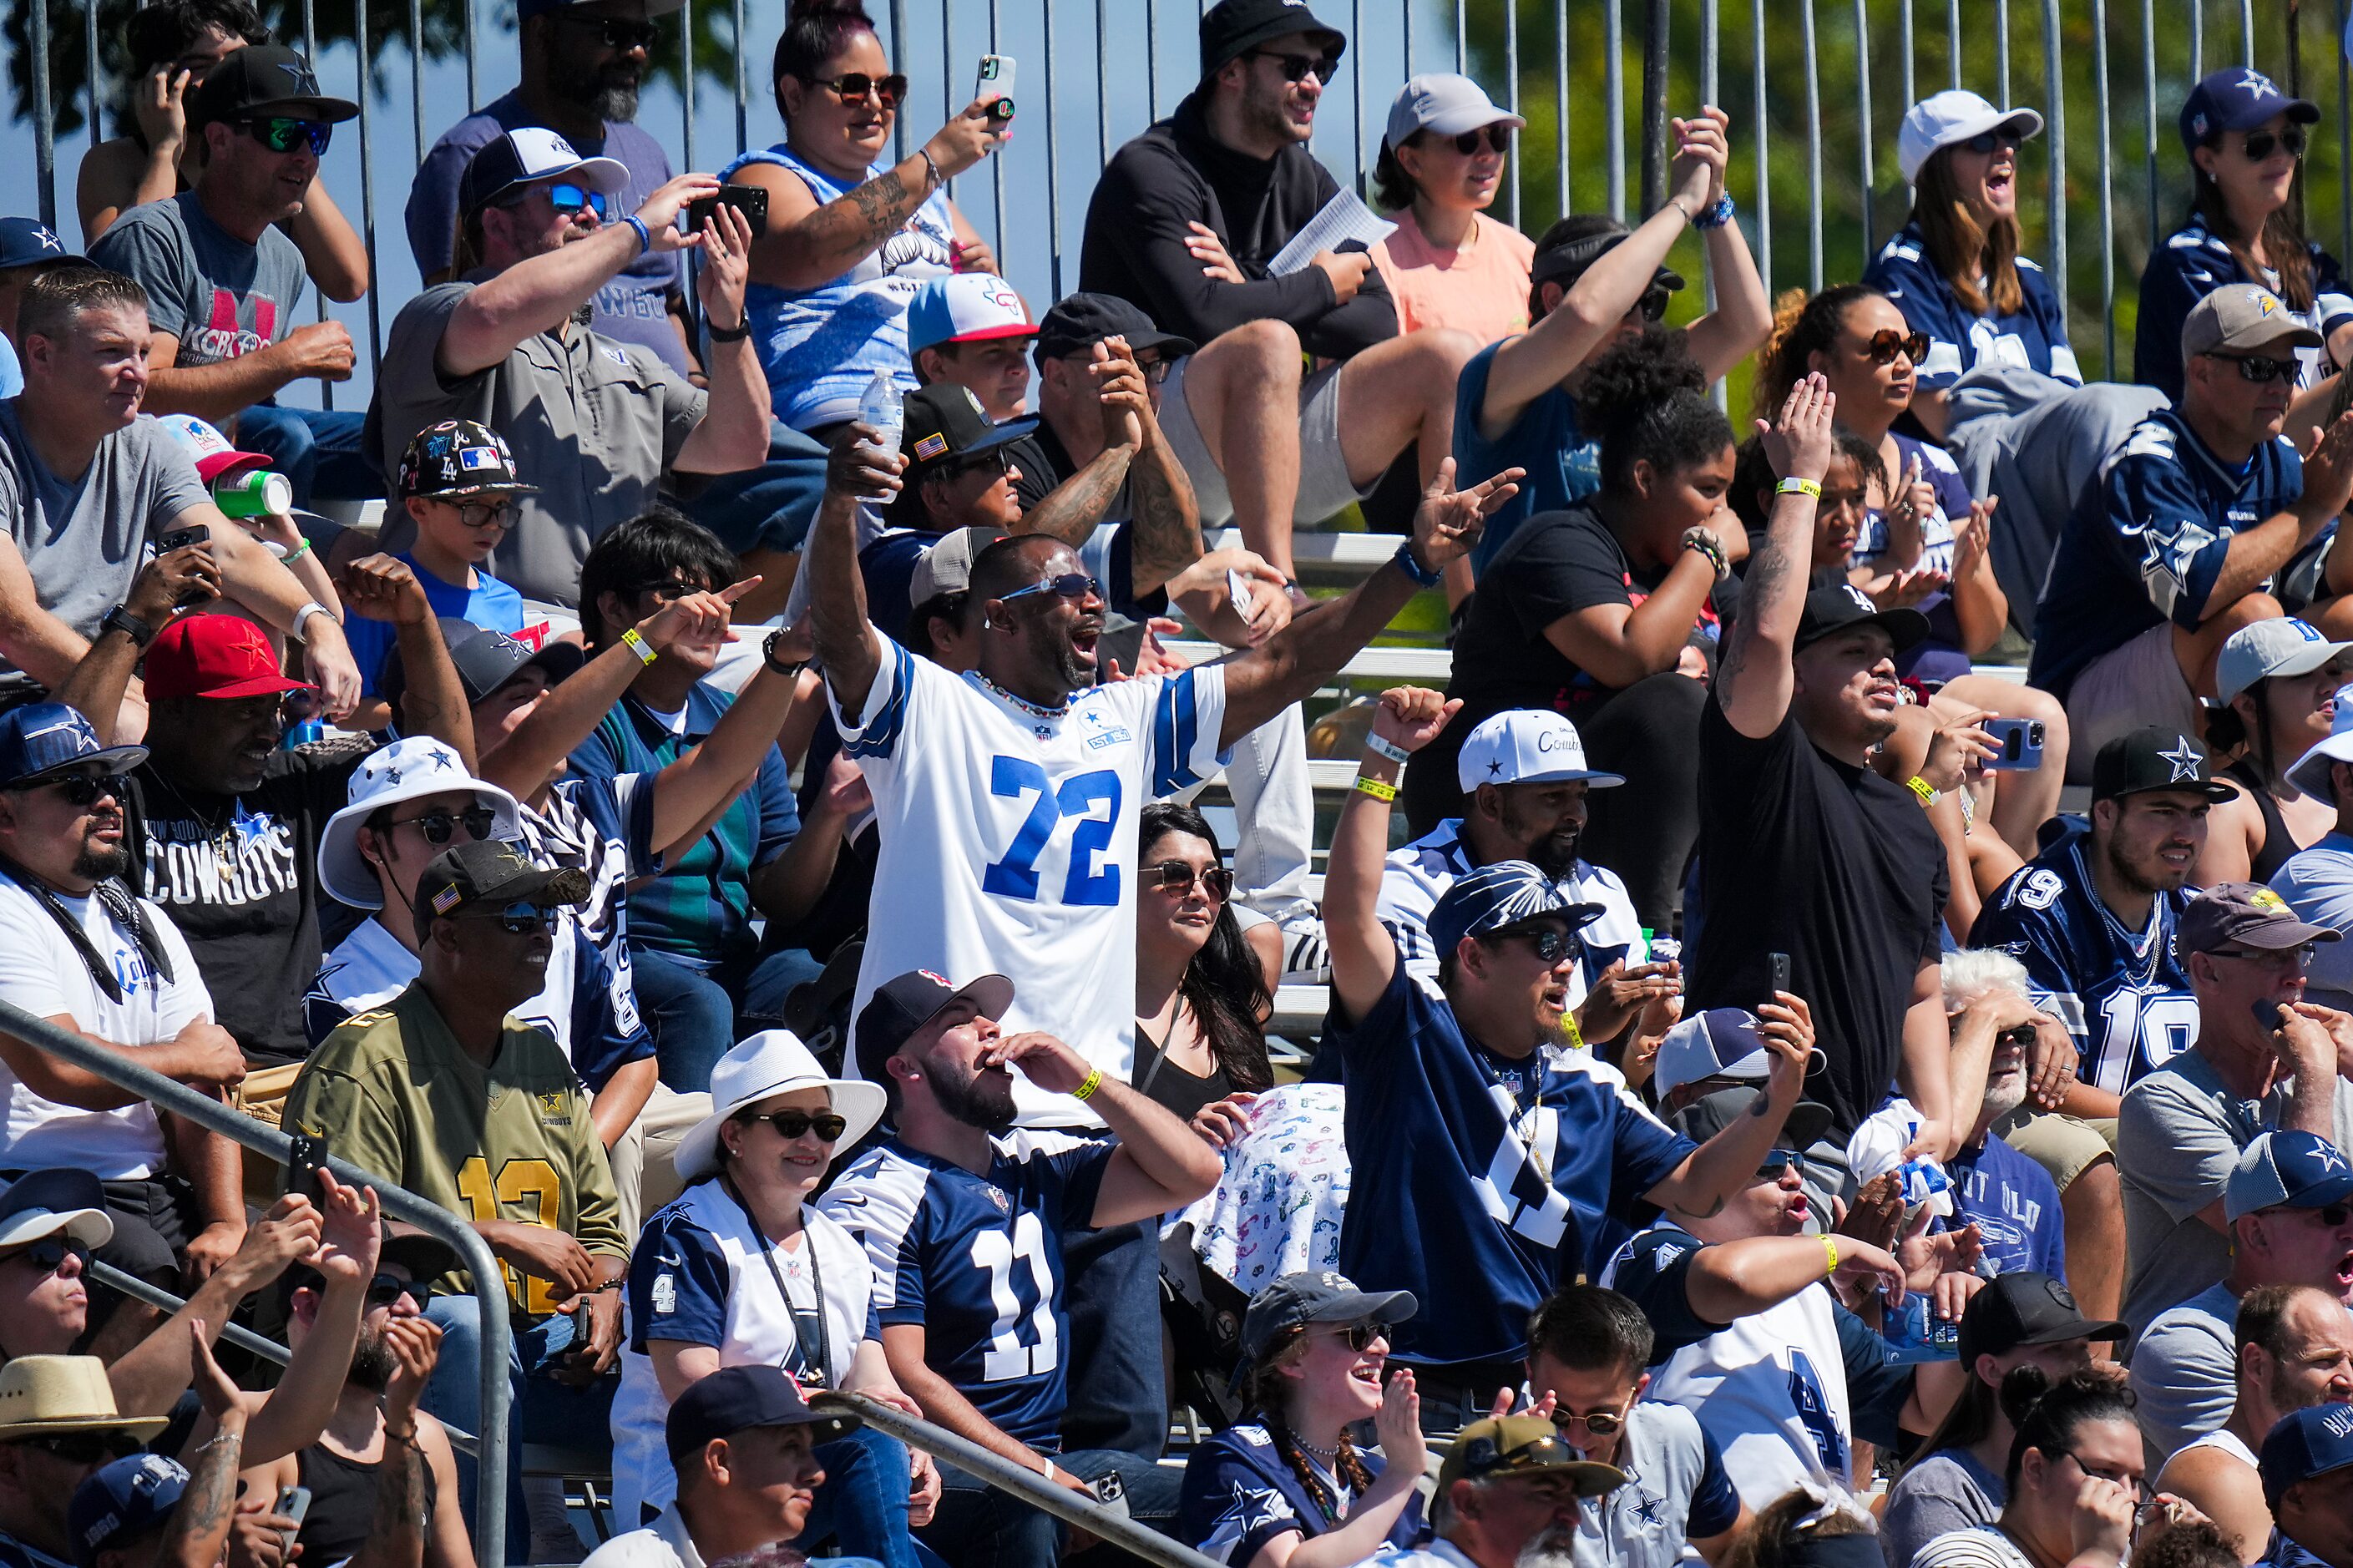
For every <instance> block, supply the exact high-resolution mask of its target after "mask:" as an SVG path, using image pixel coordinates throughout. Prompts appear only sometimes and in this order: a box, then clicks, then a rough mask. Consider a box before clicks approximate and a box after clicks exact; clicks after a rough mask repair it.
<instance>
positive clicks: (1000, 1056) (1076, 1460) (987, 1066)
mask: <svg viewBox="0 0 2353 1568" xmlns="http://www.w3.org/2000/svg"><path fill="white" fill-rule="evenodd" d="M1013 1003H1014V987H1013V983H1012V982H1011V981H1009V980H1008V979H1006V978H1005V976H1003V975H1001V974H984V975H982V976H981V977H980V978H979V979H977V980H975V981H973V982H971V983H970V984H967V985H965V986H964V987H963V988H962V989H961V990H959V989H957V988H956V987H955V986H954V985H951V984H949V983H948V982H947V981H946V980H945V979H944V978H942V977H941V976H939V975H937V974H934V973H928V972H925V971H921V970H918V971H914V972H912V973H905V974H901V975H898V976H896V977H895V978H893V979H890V980H887V981H885V982H884V983H883V984H881V986H880V987H878V988H877V989H876V991H875V993H874V998H873V1000H872V1001H871V1002H869V1003H868V1004H867V1005H866V1007H865V1009H864V1010H863V1011H862V1012H860V1014H859V1015H858V1024H857V1029H856V1051H855V1055H856V1057H857V1060H858V1065H859V1068H860V1072H861V1073H862V1075H863V1076H864V1077H865V1078H867V1079H869V1080H871V1081H872V1082H876V1083H880V1084H881V1085H882V1087H883V1090H884V1092H885V1093H886V1094H888V1095H889V1097H890V1112H889V1125H890V1127H891V1136H890V1138H889V1139H888V1140H886V1141H885V1142H883V1143H881V1145H880V1146H878V1147H876V1148H874V1149H871V1150H869V1151H868V1152H866V1153H865V1154H863V1155H862V1156H860V1158H859V1159H858V1160H856V1161H854V1162H853V1163H851V1165H850V1167H849V1170H847V1171H845V1172H843V1173H842V1174H841V1178H840V1180H839V1181H837V1182H836V1183H835V1184H833V1186H832V1187H831V1188H829V1189H828V1191H827V1192H826V1194H825V1195H824V1196H823V1197H822V1198H820V1199H818V1208H819V1209H820V1210H822V1211H823V1212H824V1213H825V1214H826V1215H829V1216H830V1217H831V1218H833V1219H835V1220H837V1221H839V1223H840V1224H841V1226H843V1227H844V1228H845V1229H847V1230H848V1231H849V1232H850V1234H851V1235H853V1236H855V1237H858V1238H859V1240H860V1241H861V1242H863V1243H864V1244H865V1247H866V1251H867V1256H868V1258H869V1259H870V1260H871V1262H872V1263H873V1266H874V1310H875V1317H876V1321H878V1322H879V1324H880V1326H881V1339H882V1352H883V1354H884V1355H885V1356H887V1357H888V1358H889V1360H890V1363H891V1372H892V1376H894V1377H896V1378H897V1379H898V1380H899V1384H900V1386H901V1387H902V1388H904V1389H905V1390H906V1391H907V1393H908V1394H910V1395H911V1396H912V1397H913V1399H914V1401H915V1402H916V1403H917V1404H918V1405H922V1406H923V1415H924V1417H925V1419H927V1420H930V1421H934V1422H936V1423H938V1424H939V1425H940V1426H945V1427H946V1428H947V1429H948V1430H949V1431H951V1432H954V1433H955V1434H956V1435H957V1436H960V1437H964V1438H965V1439H967V1440H968V1441H971V1442H975V1443H978V1444H980V1445H981V1446H982V1447H986V1448H987V1449H988V1450H990V1451H991V1452H992V1453H995V1454H997V1455H999V1456H1001V1457H1003V1458H1007V1459H1009V1460H1011V1461H1012V1462H1014V1463H1015V1464H1018V1465H1020V1466H1023V1467H1025V1468H1029V1469H1032V1470H1036V1471H1037V1472H1039V1474H1040V1475H1042V1476H1044V1477H1046V1478H1047V1479H1049V1480H1052V1481H1055V1482H1057V1483H1059V1484H1060V1485H1062V1486H1067V1487H1070V1488H1072V1489H1075V1490H1079V1491H1082V1492H1087V1493H1088V1494H1089V1495H1091V1496H1092V1495H1097V1489H1099V1488H1102V1487H1103V1485H1104V1478H1106V1477H1118V1478H1124V1493H1125V1495H1126V1497H1127V1499H1128V1503H1129V1507H1130V1510H1131V1511H1132V1512H1133V1514H1134V1517H1136V1518H1137V1519H1140V1520H1145V1521H1158V1522H1166V1521H1168V1520H1170V1519H1172V1518H1173V1517H1174V1516H1175V1514H1176V1481H1177V1479H1178V1476H1177V1472H1176V1471H1174V1470H1164V1469H1161V1468H1159V1467H1158V1466H1157V1465H1155V1464H1154V1463H1153V1462H1152V1461H1151V1459H1150V1458H1137V1457H1135V1456H1133V1455H1128V1454H1121V1453H1113V1452H1110V1451H1106V1450H1090V1451H1087V1452H1082V1453H1065V1452H1063V1451H1062V1447H1061V1436H1060V1432H1061V1425H1062V1412H1063V1407H1064V1405H1065V1403H1066V1398H1067V1391H1068V1387H1069V1365H1070V1363H1069V1357H1068V1355H1067V1353H1066V1347H1067V1345H1068V1342H1069V1340H1070V1331H1069V1318H1068V1314H1067V1313H1066V1311H1065V1310H1064V1305H1063V1296H1064V1291H1063V1278H1062V1272H1063V1270H1062V1236H1063V1233H1064V1232H1065V1231H1082V1230H1086V1229H1089V1228H1101V1227H1105V1226H1121V1225H1129V1224H1133V1223H1134V1222H1135V1221H1137V1220H1141V1219H1146V1218H1150V1217H1152V1216H1155V1215H1161V1214H1165V1213H1166V1212H1168V1211H1169V1210H1171V1209H1176V1208H1181V1207H1183V1206H1184V1205H1187V1204H1189V1203H1191V1202H1192V1201H1193V1200H1194V1199H1196V1198H1198V1197H1199V1196H1200V1195H1201V1194H1204V1193H1206V1192H1208V1190H1209V1189H1210V1188H1211V1187H1212V1186H1214V1185H1215V1184H1217V1180H1218V1176H1219V1172H1220V1171H1221V1170H1222V1169H1223V1166H1222V1164H1221V1163H1220V1162H1219V1158H1218V1154H1217V1152H1216V1151H1214V1150H1213V1149H1211V1148H1210V1147H1209V1146H1208V1144H1207V1143H1206V1142H1203V1141H1202V1140H1201V1139H1199V1138H1198V1137H1196V1136H1195V1135H1194V1134H1193V1132H1192V1131H1191V1129H1189V1128H1187V1126H1186V1125H1185V1124H1184V1123H1183V1122H1181V1121H1177V1120H1176V1117H1175V1116H1173V1115H1171V1114H1169V1112H1167V1111H1166V1110H1162V1109H1161V1108H1160V1107H1159V1106H1157V1105H1155V1104H1153V1103H1152V1101H1150V1100H1146V1099H1145V1098H1144V1096H1142V1095H1140V1094H1138V1093H1136V1092H1135V1091H1134V1089H1130V1088H1128V1087H1127V1085H1126V1084H1124V1083H1122V1082H1120V1081H1118V1080H1116V1079H1113V1078H1111V1077H1110V1076H1109V1075H1108V1074H1106V1073H1104V1072H1103V1069H1102V1068H1096V1067H1092V1066H1090V1065H1089V1064H1088V1063H1087V1061H1086V1059H1085V1058H1082V1057H1081V1056H1080V1055H1079V1054H1078V1053H1077V1052H1076V1051H1074V1050H1072V1049H1071V1047H1069V1046H1067V1045H1064V1044H1063V1043H1062V1042H1061V1041H1060V1040H1058V1039H1055V1038H1054V1037H1052V1036H1050V1035H1041V1034H1034V1033H1033V1034H1021V1035H1008V1034H1006V1033H1004V1032H1003V1031H1001V1030H1000V1029H999V1028H998V1026H997V1017H998V1016H1000V1015H1002V1014H1004V1013H1006V1012H1008V1011H1010V1010H1011V1007H1012V1005H1013ZM1017 1082H1018V1083H1026V1084H1028V1085H1029V1087H1030V1088H1031V1089H1034V1090H1036V1091H1038V1093H1039V1095H1041V1096H1042V1097H1044V1098H1046V1099H1047V1100H1049V1101H1053V1100H1060V1101H1062V1102H1064V1103H1065V1104H1067V1105H1069V1107H1070V1111H1076V1110H1080V1109H1081V1108H1082V1107H1088V1108H1092V1110H1094V1111H1095V1112H1096V1113H1097V1114H1098V1115H1100V1117H1101V1118H1102V1120H1103V1122H1104V1123H1105V1124H1106V1125H1107V1126H1109V1128H1110V1129H1111V1131H1113V1133H1114V1134H1116V1135H1117V1137H1116V1142H1114V1141H1113V1140H1109V1139H1094V1138H1075V1137H1071V1136H1068V1135H1065V1134H1062V1133H1051V1132H1049V1133H1027V1132H1025V1133H1018V1134H1016V1135H1015V1136H1014V1137H1012V1138H1010V1139H1006V1138H1000V1137H994V1136H992V1134H995V1133H1003V1132H1006V1131H1009V1130H1010V1129H1011V1127H1012V1124H1013V1098H1014V1096H1013V1090H1014V1085H1015V1084H1016V1083H1017ZM1063 1120H1065V1121H1068V1120H1071V1116H1070V1112H1068V1111H1066V1112H1064V1113H1063ZM1155 1337H1156V1335H1155ZM941 1479H942V1480H943V1482H944V1491H943V1494H942V1496H941V1499H940V1506H939V1510H938V1512H937V1513H936V1514H935V1515H934V1517H933V1521H932V1524H931V1527H930V1528H929V1529H928V1530H927V1531H923V1539H924V1541H925V1542H926V1543H927V1544H929V1545H930V1546H931V1547H932V1548H933V1549H934V1551H936V1552H940V1553H941V1554H942V1555H944V1556H945V1557H946V1558H947V1559H948V1561H949V1562H950V1563H952V1564H956V1565H959V1568H961V1565H963V1564H965V1563H974V1564H978V1563H1052V1562H1053V1561H1054V1560H1055V1558H1056V1557H1057V1556H1058V1555H1059V1546H1058V1540H1057V1536H1056V1533H1055V1532H1056V1530H1057V1528H1058V1527H1057V1526H1056V1524H1055V1522H1054V1521H1053V1520H1052V1519H1050V1518H1049V1517H1048V1516H1047V1515H1045V1514H1042V1513H1039V1512H1038V1511H1037V1510H1034V1509H1031V1508H1030V1507H1029V1505H1027V1504H1026V1503H1022V1502H1020V1501H1018V1500H1015V1499H1013V1498H1011V1497H1009V1496H1008V1495H1006V1494H1005V1493H1002V1492H997V1491H993V1490H990V1489H987V1488H984V1487H983V1486H982V1485H981V1484H980V1483H979V1481H977V1480H976V1479H973V1478H972V1477H969V1476H966V1475H965V1474H964V1473H963V1472H962V1471H959V1470H949V1471H946V1472H944V1474H943V1476H942V1478H941Z"/></svg>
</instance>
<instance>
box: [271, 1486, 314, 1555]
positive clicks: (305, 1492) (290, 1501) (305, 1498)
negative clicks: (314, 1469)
mask: <svg viewBox="0 0 2353 1568" xmlns="http://www.w3.org/2000/svg"><path fill="white" fill-rule="evenodd" d="M277 1512H278V1516H279V1517H280V1519H290V1520H292V1521H294V1528H293V1529H291V1530H288V1531H280V1538H281V1539H282V1540H283V1541H284V1542H285V1543H286V1550H287V1551H289V1552H291V1551H293V1550H294V1539H295V1537H297V1536H299V1535H301V1533H302V1521H303V1520H305V1519H307V1518H309V1517H310V1513H311V1489H310V1488H309V1487H280V1488H279V1489H278V1509H277Z"/></svg>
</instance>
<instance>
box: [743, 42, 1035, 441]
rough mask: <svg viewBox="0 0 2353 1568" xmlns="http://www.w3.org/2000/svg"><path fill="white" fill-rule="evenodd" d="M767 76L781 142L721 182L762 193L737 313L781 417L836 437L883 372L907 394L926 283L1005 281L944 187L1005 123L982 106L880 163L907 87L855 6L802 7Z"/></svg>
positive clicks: (1003, 133)
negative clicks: (748, 279)
mask: <svg viewBox="0 0 2353 1568" xmlns="http://www.w3.org/2000/svg"><path fill="white" fill-rule="evenodd" d="M770 74H771V79H773V80H774V82H775V84H776V110H777V112H778V113H780V114H782V115H783V116H784V121H785V139H784V140H783V141H782V142H777V143H776V145H775V146H773V147H770V148H768V149H766V150H765V151H764V152H752V153H744V155H743V156H742V157H740V158H738V159H736V160H735V161H734V162H733V163H730V164H728V165H727V167H726V168H724V169H723V170H721V171H720V174H719V177H720V178H721V179H722V180H723V181H726V182H729V183H731V184H744V185H755V186H757V187H759V188H760V189H761V190H764V191H765V192H766V193H767V195H768V217H767V224H766V226H765V229H763V230H762V232H760V233H759V234H756V235H754V237H753V239H752V284H751V288H750V289H749V290H748V291H747V292H746V294H745V296H744V301H745V304H746V306H747V307H748V309H749V310H750V312H751V318H752V328H753V331H754V333H755V334H757V335H756V338H755V340H754V341H755V342H757V343H758V345H759V350H760V363H761V365H762V367H763V368H764V369H765V371H766V373H767V377H768V386H769V390H770V391H771V393H772V394H773V395H774V396H775V401H776V417H777V418H779V419H781V420H783V421H784V422H785V423H786V424H787V425H790V426H793V427H794V428H795V429H797V430H803V431H807V432H808V433H809V434H810V435H813V436H815V437H818V439H819V440H829V439H830V438H831V436H832V434H833V432H834V427H835V426H839V425H843V424H846V423H847V422H848V421H849V419H850V418H851V417H852V416H855V415H856V414H857V412H858V399H859V396H860V394H862V393H863V392H864V391H865V390H866V385H867V383H868V382H870V381H871V380H872V379H873V378H874V373H875V372H876V371H878V370H879V371H883V372H886V373H888V374H890V375H891V376H892V378H893V379H894V380H895V381H897V382H898V384H899V388H900V390H901V391H902V392H912V391H913V390H914V387H915V372H914V366H913V363H912V361H911V360H910V358H909V356H908V353H907V318H906V310H907V306H908V303H909V302H910V301H911V300H913V299H914V297H915V290H916V288H917V286H918V285H920V284H921V283H922V282H923V279H927V278H940V277H944V276H946V275H947V274H948V273H950V272H994V271H996V270H997V260H996V258H995V257H993V256H992V255H990V254H989V249H988V247H987V246H986V245H984V244H982V243H981V239H980V236H979V234H978V233H977V232H976V230H975V229H974V228H973V226H972V225H971V224H970V223H968V222H966V221H965V216H964V214H962V213H961V212H958V211H957V210H956V208H955V204H954V203H953V202H951V201H949V200H948V197H947V183H948V181H949V180H950V179H951V178H953V177H954V176H955V175H957V174H963V173H964V172H965V170H967V169H969V168H971V167H973V166H974V165H975V164H976V163H979V162H980V161H981V160H982V159H983V158H986V157H987V156H988V154H989V153H993V152H995V151H996V150H997V147H998V146H999V145H1000V144H1001V143H1002V142H1004V141H1005V140H1006V139H1007V138H1008V136H1010V135H1011V134H1012V122H1011V121H1009V120H998V119H995V118H993V117H992V116H991V115H990V112H989V106H988V103H987V101H986V100H974V102H973V103H972V104H971V105H970V106H968V107H967V108H966V109H965V110H964V111H963V112H962V113H960V114H958V115H957V116H956V117H955V119H954V120H951V121H948V123H947V124H945V125H944V126H942V127H941V128H940V129H939V130H938V131H936V132H934V133H933V135H932V138H931V140H930V141H928V142H923V143H922V144H921V145H919V146H918V147H917V148H916V149H915V151H914V152H913V153H910V154H909V155H908V156H906V157H904V158H902V159H900V160H899V161H898V162H897V163H888V162H886V161H885V155H884V151H883V150H884V149H885V148H886V147H888V146H889V145H890V144H891V138H892V132H893V131H894V130H895V129H896V127H897V124H898V119H899V110H900V109H901V107H902V105H903V104H904V103H905V102H906V98H907V79H906V78H905V77H904V76H902V75H899V74H897V73H895V72H893V71H892V69H891V60H890V57H889V56H887V55H885V54H884V53H883V52H882V45H881V42H880V41H879V40H878V39H877V38H876V37H875V36H874V23H873V21H872V19H871V18H870V17H869V16H867V15H866V12H865V10H864V8H863V7H862V6H860V5H859V4H858V0H793V4H792V6H791V9H790V11H789V13H788V14H787V15H786V18H785V30H784V32H783V33H782V34H781V35H780V36H779V37H777V39H776V62H775V66H774V68H773V70H772V71H771V73H770Z"/></svg>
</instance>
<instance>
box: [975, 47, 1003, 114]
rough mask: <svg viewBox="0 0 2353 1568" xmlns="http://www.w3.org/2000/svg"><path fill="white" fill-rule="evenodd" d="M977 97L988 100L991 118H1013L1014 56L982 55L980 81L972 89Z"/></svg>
mask: <svg viewBox="0 0 2353 1568" xmlns="http://www.w3.org/2000/svg"><path fill="white" fill-rule="evenodd" d="M972 96H973V97H974V98H975V99H987V100H988V117H989V118H990V119H991V120H1010V119H1012V118H1013V57H1012V56H1011V55H983V56H981V57H980V72H979V81H978V83H977V84H976V86H975V87H974V88H973V89H972Z"/></svg>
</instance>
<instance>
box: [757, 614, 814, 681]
mask: <svg viewBox="0 0 2353 1568" xmlns="http://www.w3.org/2000/svg"><path fill="white" fill-rule="evenodd" d="M784 635H785V629H784V628H783V627H782V626H778V627H777V628H776V630H775V631H772V632H770V633H769V634H768V639H767V641H765V642H764V643H762V644H761V645H760V662H761V663H762V664H765V665H766V666H767V667H768V668H769V669H771V670H772V671H774V672H775V673H776V674H778V675H786V676H792V675H798V674H799V673H800V672H801V671H802V670H804V669H807V668H808V660H807V659H805V658H800V659H795V660H794V661H793V662H792V663H790V664H778V663H777V662H776V644H777V643H778V642H780V641H782V640H783V639H784Z"/></svg>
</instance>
